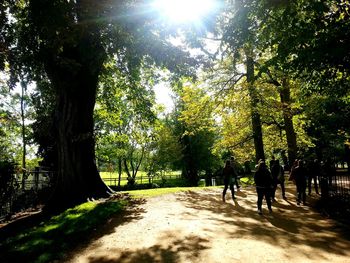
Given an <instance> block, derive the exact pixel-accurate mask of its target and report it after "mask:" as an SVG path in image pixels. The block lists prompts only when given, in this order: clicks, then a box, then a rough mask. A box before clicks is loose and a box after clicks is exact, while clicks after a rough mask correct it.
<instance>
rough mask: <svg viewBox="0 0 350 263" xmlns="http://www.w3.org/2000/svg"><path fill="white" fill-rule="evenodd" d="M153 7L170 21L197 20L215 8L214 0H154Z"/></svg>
mask: <svg viewBox="0 0 350 263" xmlns="http://www.w3.org/2000/svg"><path fill="white" fill-rule="evenodd" d="M153 6H154V8H155V9H156V10H157V11H158V12H159V13H160V15H161V16H162V17H163V18H164V19H166V20H168V21H169V22H172V23H191V22H199V21H200V20H201V19H203V18H204V16H205V15H206V14H208V13H210V12H211V11H212V10H213V9H214V8H215V0H155V1H154V2H153Z"/></svg>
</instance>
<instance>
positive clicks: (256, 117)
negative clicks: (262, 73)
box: [245, 49, 265, 162]
mask: <svg viewBox="0 0 350 263" xmlns="http://www.w3.org/2000/svg"><path fill="white" fill-rule="evenodd" d="M245 55H246V70H247V82H248V92H249V96H250V107H251V118H252V129H253V138H254V147H255V159H256V162H258V161H259V160H260V159H262V160H264V159H265V153H264V143H263V137H262V126H261V120H260V114H259V112H258V102H259V99H258V96H257V90H256V88H255V86H254V60H253V54H252V51H251V50H249V49H246V50H245Z"/></svg>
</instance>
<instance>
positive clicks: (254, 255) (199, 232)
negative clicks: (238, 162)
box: [67, 187, 350, 263]
mask: <svg viewBox="0 0 350 263" xmlns="http://www.w3.org/2000/svg"><path fill="white" fill-rule="evenodd" d="M221 191H222V189H217V188H216V189H214V188H211V189H207V190H201V191H189V192H181V193H176V194H169V195H164V196H160V197H155V198H150V199H148V200H147V201H146V202H144V203H142V204H138V205H135V206H132V207H130V210H129V211H127V212H126V213H125V214H124V215H122V216H121V217H120V218H115V219H113V220H111V221H110V222H109V223H108V224H106V226H105V227H104V230H103V233H97V235H96V237H95V238H94V240H93V241H92V242H90V243H89V244H85V245H84V246H82V247H81V249H79V251H78V252H75V253H74V255H67V261H68V262H74V263H75V262H90V263H91V262H92V263H94V262H109V263H112V262H125V263H132V262H142V263H147V262H167V263H168V262H169V263H173V262H181V263H182V262H208V263H211V262H220V263H221V262H259V263H260V262H303V263H304V262H332V263H335V262H341V263H346V262H350V239H349V238H345V237H344V236H345V235H343V234H342V232H341V229H340V228H337V227H336V225H335V223H334V222H333V221H332V220H328V219H324V218H322V217H321V216H320V215H319V214H318V213H317V212H315V211H314V210H313V209H311V208H310V207H308V206H296V204H295V202H294V195H293V194H292V191H291V190H290V189H288V190H287V198H288V200H283V199H278V198H277V202H276V203H274V207H273V209H274V211H273V213H272V214H269V213H268V211H267V209H266V204H265V203H264V204H263V213H264V214H263V215H262V216H260V215H258V214H257V212H256V195H255V189H254V188H253V187H248V188H244V189H242V190H241V191H239V192H238V193H237V199H236V200H235V202H233V201H232V200H229V193H228V194H227V202H226V203H223V202H222V201H221V198H220V197H221ZM277 194H278V195H279V194H280V192H278V193H277Z"/></svg>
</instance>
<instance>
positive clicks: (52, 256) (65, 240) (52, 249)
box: [0, 201, 127, 262]
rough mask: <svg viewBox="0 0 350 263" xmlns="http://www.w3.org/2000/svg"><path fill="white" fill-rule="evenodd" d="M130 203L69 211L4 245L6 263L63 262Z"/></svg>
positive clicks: (0, 249)
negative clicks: (66, 256)
mask: <svg viewBox="0 0 350 263" xmlns="http://www.w3.org/2000/svg"><path fill="white" fill-rule="evenodd" d="M126 204H127V201H113V202H105V203H99V202H87V203H84V204H81V205H79V206H76V207H74V208H71V209H68V210H66V211H65V212H63V213H62V214H60V215H57V216H54V217H52V218H51V219H49V220H47V221H45V222H42V223H41V224H40V225H38V226H37V227H33V228H31V229H28V230H27V231H25V232H23V233H19V234H18V235H16V236H14V237H10V238H8V239H5V240H1V241H0V254H2V260H4V261H6V260H5V259H7V260H8V262H50V261H53V260H57V259H60V258H61V257H62V256H63V255H64V254H65V252H66V251H68V250H71V249H72V248H74V247H75V246H76V245H77V244H79V243H81V242H82V241H84V240H86V238H87V237H88V236H89V235H90V234H91V233H92V232H93V231H94V230H95V229H96V228H97V227H99V226H101V225H103V224H105V222H106V221H107V220H108V219H109V218H110V217H112V216H113V215H115V214H118V213H120V211H122V210H123V208H124V207H125V205H126Z"/></svg>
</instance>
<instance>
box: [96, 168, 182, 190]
mask: <svg viewBox="0 0 350 263" xmlns="http://www.w3.org/2000/svg"><path fill="white" fill-rule="evenodd" d="M180 175H181V172H180V171H171V172H166V173H165V174H164V178H165V179H166V180H173V179H179V177H180ZM100 176H101V178H102V180H103V181H104V182H105V183H106V184H107V185H109V186H117V185H118V173H116V172H111V173H110V172H100ZM126 178H127V174H126V173H122V176H121V180H120V185H121V186H124V185H126V184H127V182H128V181H127V179H126ZM148 182H149V180H148V176H147V173H146V172H144V171H139V172H137V175H136V183H137V184H147V183H148ZM162 182H163V180H162V178H161V177H160V176H156V177H154V178H153V183H155V184H161V183H162Z"/></svg>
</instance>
